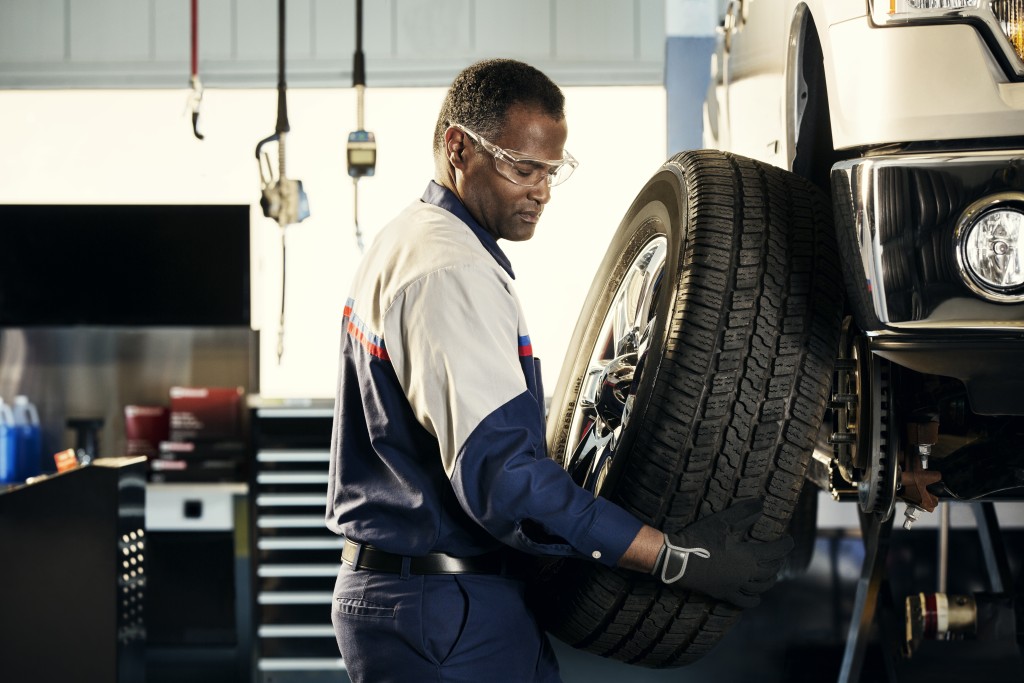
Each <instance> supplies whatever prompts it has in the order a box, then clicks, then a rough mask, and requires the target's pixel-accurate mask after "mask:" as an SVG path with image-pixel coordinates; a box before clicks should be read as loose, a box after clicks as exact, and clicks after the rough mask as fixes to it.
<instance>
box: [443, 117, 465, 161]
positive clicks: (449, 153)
mask: <svg viewBox="0 0 1024 683" xmlns="http://www.w3.org/2000/svg"><path fill="white" fill-rule="evenodd" d="M465 143H466V135H465V133H463V132H462V131H461V130H459V129H458V128H455V127H450V128H448V130H446V131H445V132H444V151H445V157H447V159H448V163H450V164H451V165H452V166H454V167H455V168H457V169H459V170H460V171H461V170H463V169H465V167H466V162H465V160H464V157H463V152H464V151H465V149H466V144H465Z"/></svg>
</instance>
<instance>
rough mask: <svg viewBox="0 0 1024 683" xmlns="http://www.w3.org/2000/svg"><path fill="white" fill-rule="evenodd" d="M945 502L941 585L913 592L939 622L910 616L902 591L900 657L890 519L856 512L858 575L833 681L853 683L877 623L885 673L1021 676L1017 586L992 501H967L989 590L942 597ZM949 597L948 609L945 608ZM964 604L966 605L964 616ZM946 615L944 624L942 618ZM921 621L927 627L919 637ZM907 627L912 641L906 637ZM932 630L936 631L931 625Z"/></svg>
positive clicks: (936, 677) (910, 677)
mask: <svg viewBox="0 0 1024 683" xmlns="http://www.w3.org/2000/svg"><path fill="white" fill-rule="evenodd" d="M950 505H951V503H949V502H944V503H943V505H942V507H943V509H940V515H941V517H942V519H940V528H939V534H940V536H939V539H938V545H939V546H940V551H939V557H938V564H939V567H938V568H937V569H938V587H939V589H940V590H939V592H938V593H931V594H924V593H922V594H919V596H920V597H919V598H917V599H919V600H921V603H920V604H921V605H922V609H924V610H925V611H929V612H930V613H931V615H932V616H935V615H936V614H939V613H941V614H942V615H943V616H942V617H941V618H940V619H939V620H938V622H935V621H932V622H928V621H925V622H920V616H921V615H920V614H916V613H915V615H913V616H914V620H912V621H911V620H910V619H911V614H910V608H911V598H908V601H907V609H908V614H907V619H908V621H907V622H906V625H905V626H906V636H905V637H906V638H907V643H906V645H907V648H908V649H906V650H905V651H904V655H905V656H904V657H900V656H898V648H894V647H892V644H893V643H895V642H897V641H898V640H899V639H900V638H899V631H900V629H899V627H898V626H897V625H896V623H895V622H894V619H893V617H894V615H895V613H896V610H895V606H894V604H893V596H892V594H891V591H890V588H889V584H888V581H887V580H886V578H885V577H886V559H887V556H888V553H889V548H890V540H891V531H892V518H891V517H890V518H889V519H887V520H883V519H881V517H880V516H879V515H864V514H861V516H860V526H861V531H862V535H863V539H864V562H863V565H862V567H861V576H860V579H859V581H858V582H857V590H856V596H855V598H854V605H853V614H852V616H851V621H850V627H849V632H848V634H847V639H846V649H845V651H844V653H843V661H842V665H841V668H840V671H839V679H838V681H839V683H858V682H859V681H860V680H861V675H862V672H863V669H864V662H865V655H866V653H867V650H868V645H869V643H871V642H872V637H873V636H874V635H876V634H874V633H873V629H874V627H875V626H877V627H878V633H877V639H876V641H875V642H877V643H878V644H879V645H881V650H882V657H883V660H884V667H885V673H886V675H887V678H886V680H889V681H897V680H899V681H908V682H909V681H929V682H930V683H938V682H939V681H953V680H955V681H961V680H980V679H976V678H973V676H974V675H976V673H977V672H980V671H987V673H986V674H985V678H984V680H987V681H993V682H995V681H1000V682H1002V681H1015V682H1016V681H1021V680H1024V636H1022V635H1021V629H1022V628H1024V619H1022V618H1021V616H1019V615H1020V604H1021V600H1020V598H1019V597H1017V596H1018V595H1019V592H1018V591H1019V590H1020V586H1019V585H1015V579H1014V576H1013V573H1012V571H1011V567H1010V562H1009V559H1008V556H1007V553H1006V547H1005V544H1004V542H1003V538H1002V535H1001V533H1000V529H999V522H998V520H997V518H996V512H995V506H994V505H993V503H991V502H974V503H971V504H970V506H971V509H972V511H973V512H974V515H975V518H976V519H977V529H976V532H977V538H978V541H979V543H980V547H981V559H982V560H983V563H984V573H985V579H987V584H988V588H989V590H990V591H991V592H988V593H974V594H971V595H968V596H947V594H946V592H945V591H946V589H947V586H946V585H945V584H946V583H947V576H946V574H947V571H946V570H947V567H946V566H945V563H946V560H947V556H948V553H949V547H948V542H949V538H948V534H949V523H948V516H947V513H948V508H949V506H950ZM947 600H948V603H947ZM937 602H941V604H942V605H943V608H942V609H941V610H940V612H938V613H937V612H934V611H932V610H933V608H934V606H935V604H936V603H937ZM947 604H948V608H946V607H945V606H946V605H947ZM964 606H967V607H968V608H969V609H968V610H967V612H966V614H968V615H969V618H967V620H966V621H965V620H964V614H965V612H964ZM947 609H948V612H947V611H946V610H947ZM919 611H920V610H919ZM947 614H948V624H946V623H945V620H946V618H947ZM936 623H938V625H939V626H938V631H937V634H938V635H936V633H933V634H932V635H931V636H930V638H929V636H928V635H927V631H928V628H927V627H928V626H931V627H935V626H936ZM922 625H924V626H925V627H926V628H925V629H924V630H925V635H924V640H923V642H922V640H921V638H922V632H921V627H922ZM912 626H914V630H913V636H914V639H913V643H911V642H910V638H911V627H912ZM931 630H932V631H935V629H934V628H932V629H931ZM918 648H920V649H918ZM915 651H916V654H915ZM965 676H966V677H965Z"/></svg>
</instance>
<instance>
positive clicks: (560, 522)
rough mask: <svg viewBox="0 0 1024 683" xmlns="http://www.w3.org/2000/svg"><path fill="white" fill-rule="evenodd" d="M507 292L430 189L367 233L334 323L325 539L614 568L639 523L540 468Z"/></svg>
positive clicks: (458, 210) (558, 472)
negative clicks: (560, 558) (513, 553)
mask: <svg viewBox="0 0 1024 683" xmlns="http://www.w3.org/2000/svg"><path fill="white" fill-rule="evenodd" d="M513 278H514V276H513V273H512V268H511V264H510V263H509V261H508V259H507V258H506V256H505V254H504V253H503V252H502V251H501V249H500V248H499V246H498V243H497V241H496V240H495V238H494V237H493V236H491V235H490V234H489V233H488V232H487V231H486V230H484V229H483V228H482V227H481V226H480V225H479V224H478V223H477V222H476V221H475V220H474V219H473V218H472V216H470V214H469V212H468V211H467V210H466V208H465V206H463V205H462V203H461V202H460V201H459V200H458V198H457V197H456V196H455V195H454V194H452V193H451V192H450V191H448V190H447V189H445V188H443V187H442V186H440V185H438V184H437V183H434V182H431V183H430V185H429V186H428V188H427V191H426V193H425V194H424V195H423V198H422V199H421V200H419V201H416V202H414V203H413V204H412V205H410V206H409V207H408V208H406V209H405V210H404V211H403V212H402V213H401V214H399V215H398V216H397V217H396V218H395V219H394V220H393V221H392V222H391V223H389V224H388V225H387V226H386V227H385V228H384V229H383V230H382V231H381V232H380V233H379V235H378V236H377V238H376V239H375V240H374V243H373V245H372V246H371V248H370V249H369V250H368V251H367V253H366V255H365V256H364V258H363V260H362V262H361V264H360V266H359V270H358V272H357V274H356V277H355V281H354V285H353V289H352V291H351V298H350V299H349V300H348V302H347V304H346V305H345V310H344V313H343V316H342V326H343V329H342V342H341V358H340V363H339V369H338V392H337V398H336V402H335V415H334V433H333V437H332V443H331V464H330V478H329V484H328V496H327V526H328V527H329V528H330V529H332V530H333V531H335V532H336V533H338V534H342V535H344V536H346V537H347V538H350V539H352V540H354V541H358V542H361V543H368V544H370V545H373V546H376V547H378V548H380V549H382V550H386V551H388V552H391V553H396V554H400V555H413V556H416V555H423V554H426V553H428V552H432V551H433V552H445V553H448V554H451V555H456V556H462V557H465V556H471V555H478V554H480V553H484V552H488V551H490V550H494V549H496V548H498V547H500V543H505V544H507V545H510V546H512V547H514V548H517V549H519V550H523V551H526V552H530V553H534V554H547V555H574V554H578V555H583V556H586V557H591V558H594V559H597V560H598V561H600V562H603V563H604V564H607V565H609V566H612V565H614V564H615V563H616V562H617V561H618V560H619V558H620V557H621V556H622V554H623V553H624V552H625V550H626V548H627V547H628V546H629V544H630V543H631V542H632V540H633V538H634V537H635V536H636V534H637V532H638V531H639V530H640V526H641V523H640V522H639V521H638V520H637V519H636V518H635V517H633V516H632V515H630V514H628V513H627V512H625V511H624V510H622V509H621V508H619V507H617V506H615V505H613V504H611V503H610V502H608V501H607V500H605V499H603V498H595V497H594V496H593V495H592V494H591V493H589V492H587V491H585V490H583V489H581V488H579V487H578V486H576V484H575V483H574V482H573V481H572V479H571V478H570V477H569V476H568V474H566V472H565V471H564V470H563V469H562V467H561V466H560V465H558V464H557V463H556V462H554V461H553V460H551V459H550V458H548V457H547V451H546V446H545V441H544V412H543V406H544V399H543V396H542V395H541V392H540V388H539V378H538V376H537V369H536V367H535V362H534V358H533V350H532V348H531V344H530V335H529V332H528V331H527V327H526V321H525V318H524V316H523V311H522V309H521V307H520V304H519V300H518V299H517V297H516V294H515V290H514V288H513V286H512V283H513ZM534 530H539V531H540V532H543V533H537V532H536V531H534Z"/></svg>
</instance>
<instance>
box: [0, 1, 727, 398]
mask: <svg viewBox="0 0 1024 683" xmlns="http://www.w3.org/2000/svg"><path fill="white" fill-rule="evenodd" d="M666 1H668V2H672V1H673V0H521V1H520V2H516V3H510V2H507V1H506V0H364V13H365V33H364V50H365V51H366V53H367V69H368V73H367V82H368V85H369V90H368V91H367V96H366V115H365V126H366V128H367V129H369V130H372V131H374V132H375V133H376V135H377V139H378V145H379V156H378V171H377V176H376V177H374V178H371V179H367V180H365V181H363V182H362V183H360V202H359V204H360V221H361V224H362V227H363V230H364V232H365V233H366V239H367V241H369V240H370V239H372V238H373V236H374V234H375V232H376V231H377V230H378V229H379V228H380V227H381V226H382V225H383V224H384V222H386V221H387V220H388V219H389V218H390V217H391V216H392V215H394V214H395V213H396V212H397V211H398V210H399V209H400V208H401V207H402V206H404V205H405V204H406V203H407V202H409V201H411V200H412V199H413V198H415V197H418V196H419V195H420V193H421V192H422V190H423V187H424V186H425V184H426V182H427V180H428V179H429V178H430V177H431V176H432V173H433V168H432V159H431V152H430V136H431V132H432V127H433V124H434V118H435V116H436V112H437V109H438V107H439V105H440V101H441V98H442V97H443V93H444V87H446V86H447V85H448V83H450V81H451V78H452V77H453V76H454V75H455V73H457V72H458V70H460V69H461V68H463V67H464V66H466V65H467V64H469V63H471V62H472V61H475V60H476V59H478V58H483V57H488V56H495V55H504V56H513V57H518V58H521V59H525V60H526V61H529V62H530V63H532V64H534V65H536V66H538V67H540V68H541V69H542V70H545V71H546V72H547V73H548V74H549V75H551V76H552V77H553V78H554V79H555V80H556V82H558V83H559V84H560V85H562V86H563V87H565V88H566V94H567V97H568V104H567V109H568V115H569V122H570V135H569V140H568V145H567V146H568V148H569V149H570V150H571V151H572V152H573V154H575V155H576V156H577V157H578V158H579V159H580V160H581V162H582V165H581V167H580V169H579V171H577V173H576V176H575V177H574V178H573V179H572V181H571V182H569V183H566V184H565V185H564V186H560V187H559V188H557V190H556V194H555V197H554V199H553V201H552V203H551V205H550V207H549V209H548V211H547V212H546V213H545V217H544V221H543V223H542V225H541V226H540V229H539V230H538V235H537V237H536V238H535V239H534V240H532V241H531V242H530V243H528V244H526V245H509V246H508V251H509V255H510V257H511V258H512V260H513V264H514V265H515V268H516V272H517V275H518V276H519V281H518V288H519V293H520V297H521V299H522V300H523V303H524V306H525V307H526V310H527V311H528V313H529V315H530V323H531V334H532V336H533V337H534V339H535V340H536V341H535V347H536V349H537V352H538V355H540V356H541V357H542V358H543V359H544V361H545V365H544V374H545V384H546V386H547V387H548V389H549V390H551V389H553V388H554V384H555V380H556V378H557V374H558V370H559V368H560V366H561V362H562V358H563V356H564V353H565V347H566V345H567V344H568V337H569V335H570V333H571V330H572V328H573V326H574V324H575V321H576V317H577V315H578V312H579V310H580V307H581V305H582V301H583V298H584V296H585V293H586V291H587V288H588V287H589V285H590V280H591V277H592V273H593V272H594V270H595V269H596V266H597V263H598V261H599V260H600V257H601V256H602V255H603V252H604V249H605V248H606V246H607V244H608V240H609V238H610V236H611V234H612V232H614V230H615V228H616V227H617V226H618V222H619V220H620V219H621V217H622V215H623V213H624V212H625V210H626V209H627V208H628V206H629V204H630V202H631V201H632V199H633V197H634V196H635V194H636V192H637V191H638V190H639V188H640V187H641V186H642V185H643V183H644V182H645V181H646V179H647V178H648V177H649V176H650V174H651V173H652V172H653V171H654V170H655V169H656V168H657V167H658V165H659V164H660V163H661V162H662V161H663V160H664V158H665V149H666V134H665V130H666V99H665V88H664V86H663V85H662V79H663V69H664V52H665V7H666ZM704 1H705V0H687V2H704ZM712 1H713V0H712ZM684 4H687V3H686V2H684ZM198 6H199V10H200V20H199V33H200V38H199V40H200V68H201V72H202V77H203V80H204V83H205V85H206V88H207V89H206V94H205V96H204V99H203V116H202V121H203V130H204V132H205V134H206V140H204V141H198V140H196V139H195V138H194V137H192V134H191V126H190V122H189V118H188V114H187V105H186V103H187V94H188V92H187V88H188V79H187V76H188V68H189V57H188V52H189V9H188V8H189V2H188V0H0V126H3V128H4V129H5V130H8V131H16V134H14V135H11V136H9V137H8V141H7V143H5V151H4V163H3V164H0V202H4V203H125V202H130V203H172V204H173V203H244V204H249V205H250V207H251V216H252V231H253V235H252V244H253V257H252V283H253V327H254V328H255V329H257V330H259V331H260V333H261V341H262V346H261V357H260V363H259V366H260V379H261V386H260V389H261V391H262V392H263V393H264V394H265V395H268V396H279V397H309V396H312V397H322V396H332V395H333V390H334V375H335V366H336V353H337V345H338V336H339V332H338V330H339V326H338V319H339V318H340V312H341V308H342V304H343V302H344V297H345V295H346V290H347V288H348V284H349V280H350V279H351V277H352V273H353V272H354V269H355V265H356V263H357V262H358V260H359V258H360V253H359V250H358V248H357V247H356V244H355V239H354V237H353V231H354V220H353V213H354V205H353V204H354V202H353V188H352V183H351V180H350V179H349V178H348V177H347V175H346V173H345V161H344V147H345V136H346V135H347V133H348V131H350V130H353V129H354V128H355V127H356V118H355V98H354V95H353V92H352V90H351V88H349V87H348V86H349V85H350V83H351V74H350V71H349V69H350V66H351V51H352V49H353V46H354V28H353V25H352V22H353V19H354V14H355V9H354V8H355V2H354V0H288V3H287V8H288V21H287V32H288V53H289V63H288V85H289V88H290V92H289V96H288V111H289V119H290V123H291V128H292V132H291V134H290V135H289V138H288V143H289V144H288V175H289V176H290V177H293V178H298V179H300V180H302V181H303V183H304V185H305V189H306V191H307V193H308V194H309V199H310V205H311V214H312V215H311V217H310V218H309V219H307V220H306V221H304V222H303V223H301V224H299V225H297V226H292V227H290V228H288V230H287V233H286V237H287V240H288V277H289V281H288V293H287V301H286V308H287V321H286V335H285V355H284V357H283V359H282V360H281V362H280V363H279V362H278V361H277V358H276V354H275V345H276V335H277V314H278V308H279V305H280V273H281V257H280V249H281V234H280V229H279V228H278V226H277V225H276V223H274V222H273V221H270V220H269V219H266V218H264V217H263V215H262V213H261V212H260V209H259V205H258V200H259V180H258V173H257V168H256V162H255V159H254V156H253V150H254V149H255V145H256V143H257V141H258V140H260V139H262V138H264V137H266V136H267V135H269V134H271V133H272V132H273V130H274V123H275V111H276V105H275V102H276V93H275V92H274V91H273V89H272V88H273V86H274V84H275V83H276V28H277V14H276V12H277V3H276V2H275V0H198ZM591 84H599V85H600V86H601V87H590V85H591ZM389 85H396V86H397V85H400V86H402V87H387V86H389ZM318 86H323V87H318ZM410 86H412V87H410ZM702 95H703V93H699V94H697V95H696V96H697V97H698V98H699V97H700V96H702ZM697 101H698V102H699V99H697ZM271 151H273V150H271ZM553 302H557V306H556V305H553Z"/></svg>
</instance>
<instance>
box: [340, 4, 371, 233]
mask: <svg viewBox="0 0 1024 683" xmlns="http://www.w3.org/2000/svg"><path fill="white" fill-rule="evenodd" d="M352 87H354V88H355V89H356V130H354V131H352V132H351V133H349V134H348V145H347V147H346V157H347V159H348V174H349V175H350V176H351V177H352V188H353V193H354V197H355V225H356V244H357V245H358V246H359V251H362V250H363V233H362V231H361V230H360V229H359V179H360V178H363V177H365V176H372V175H373V173H374V170H375V169H376V166H377V140H376V138H374V137H373V133H371V132H369V131H367V130H364V128H363V93H364V91H365V90H366V60H365V59H364V57H363V0H356V51H355V54H354V55H353V56H352Z"/></svg>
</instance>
